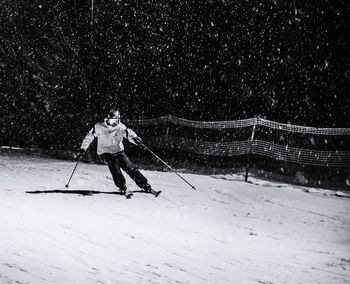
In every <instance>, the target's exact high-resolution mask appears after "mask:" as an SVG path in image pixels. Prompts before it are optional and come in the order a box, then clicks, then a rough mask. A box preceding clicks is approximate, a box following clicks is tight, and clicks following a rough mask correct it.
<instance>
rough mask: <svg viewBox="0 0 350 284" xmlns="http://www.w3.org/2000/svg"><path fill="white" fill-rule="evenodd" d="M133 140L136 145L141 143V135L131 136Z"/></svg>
mask: <svg viewBox="0 0 350 284" xmlns="http://www.w3.org/2000/svg"><path fill="white" fill-rule="evenodd" d="M133 140H134V142H135V143H136V145H140V144H141V143H142V139H141V137H138V136H137V137H135V138H133Z"/></svg>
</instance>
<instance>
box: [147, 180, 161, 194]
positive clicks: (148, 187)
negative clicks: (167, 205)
mask: <svg viewBox="0 0 350 284" xmlns="http://www.w3.org/2000/svg"><path fill="white" fill-rule="evenodd" d="M145 191H146V192H149V193H152V194H153V195H154V196H155V197H158V195H159V194H160V193H161V191H156V190H154V189H152V187H151V185H150V184H148V183H147V185H146V186H145Z"/></svg>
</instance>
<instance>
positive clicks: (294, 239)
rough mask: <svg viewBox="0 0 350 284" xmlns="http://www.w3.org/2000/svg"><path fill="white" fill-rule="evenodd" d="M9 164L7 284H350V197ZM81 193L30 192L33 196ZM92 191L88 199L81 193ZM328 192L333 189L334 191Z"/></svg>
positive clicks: (39, 163)
mask: <svg viewBox="0 0 350 284" xmlns="http://www.w3.org/2000/svg"><path fill="white" fill-rule="evenodd" d="M74 164H75V163H74V161H73V162H71V161H59V160H54V159H44V158H37V157H30V156H19V155H12V156H11V155H1V156H0V216H1V219H0V232H1V237H0V283H1V284H2V283H5V284H7V283H35V284H36V283H39V284H40V283H100V284H103V283H223V284H225V283H227V284H228V283H263V284H272V283H273V284H280V283H322V284H325V283H326V284H328V283H329V284H331V283H334V284H338V283H350V246H349V244H350V234H349V233H350V199H347V198H339V197H335V196H333V195H330V194H327V195H324V194H322V190H317V192H318V193H321V194H313V193H306V192H305V191H304V190H303V189H302V188H298V187H295V186H289V185H285V184H283V185H281V184H277V183H272V182H266V181H259V180H254V183H253V184H248V183H244V182H243V178H242V177H240V176H236V175H215V176H204V175H194V174H183V176H184V177H185V178H186V179H188V180H189V181H190V182H191V183H192V184H193V185H194V186H195V187H196V188H197V189H198V190H197V191H194V190H192V189H191V188H190V187H189V186H188V185H186V184H185V183H184V182H183V181H181V180H180V179H179V178H178V177H177V176H176V175H174V174H173V173H171V172H152V171H143V173H144V174H145V176H146V177H147V178H148V179H149V181H150V183H151V184H152V185H153V187H154V188H155V189H156V190H162V194H161V195H160V196H159V197H158V198H155V197H154V196H153V195H151V194H146V193H143V192H141V191H140V189H138V188H137V186H136V185H135V184H134V182H133V181H132V180H130V178H129V177H127V176H126V178H127V185H128V187H129V189H130V190H132V191H134V192H135V195H134V197H133V198H132V199H130V200H127V199H125V198H124V197H123V196H121V195H118V194H111V193H113V192H115V187H114V184H113V181H112V179H111V178H110V174H109V172H108V168H107V167H106V166H102V165H93V164H84V163H81V164H79V166H78V168H77V171H76V174H75V175H74V176H73V179H72V181H71V183H70V188H69V189H68V190H67V189H65V188H64V185H65V184H66V182H67V180H68V178H69V176H70V174H71V172H72V170H73V168H74ZM52 190H61V191H65V190H67V191H69V190H71V191H75V192H76V191H78V190H80V191H81V192H82V194H77V193H71V194H64V193H42V194H28V193H26V191H52ZM83 191H89V192H90V195H83ZM324 192H327V193H329V191H324Z"/></svg>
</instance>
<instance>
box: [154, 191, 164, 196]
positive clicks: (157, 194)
mask: <svg viewBox="0 0 350 284" xmlns="http://www.w3.org/2000/svg"><path fill="white" fill-rule="evenodd" d="M161 193H162V192H161V191H157V192H156V194H155V195H154V196H155V197H158V196H159V194H161Z"/></svg>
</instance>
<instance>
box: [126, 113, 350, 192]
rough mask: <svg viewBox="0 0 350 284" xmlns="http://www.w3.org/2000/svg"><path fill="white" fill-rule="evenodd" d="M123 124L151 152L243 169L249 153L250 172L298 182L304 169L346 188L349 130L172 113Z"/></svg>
mask: <svg viewBox="0 0 350 284" xmlns="http://www.w3.org/2000/svg"><path fill="white" fill-rule="evenodd" d="M127 124H128V125H129V126H130V127H133V128H134V129H135V130H136V131H137V133H138V134H139V135H140V136H141V135H142V137H143V138H144V142H145V143H147V144H148V145H150V146H152V147H154V148H158V149H162V150H170V151H173V152H174V151H176V153H177V154H179V153H180V152H184V153H192V154H195V155H197V156H195V158H194V159H195V160H198V155H201V156H205V157H206V158H205V159H204V160H203V159H202V160H203V161H204V162H203V163H205V166H208V165H209V164H210V166H213V163H212V161H214V160H215V159H216V160H218V161H219V160H220V161H223V160H225V159H226V160H225V161H226V162H227V163H226V165H225V166H226V167H231V166H232V167H241V168H244V167H245V166H246V165H247V164H246V163H247V160H246V158H244V157H247V154H251V156H252V158H251V159H250V160H251V161H252V162H251V164H252V165H251V167H252V172H256V170H257V169H258V168H260V169H265V170H268V171H270V172H274V173H276V172H280V173H282V174H283V175H285V174H286V172H288V174H289V175H292V176H293V175H296V176H298V177H297V178H298V179H299V180H303V181H305V180H307V179H306V178H304V179H303V178H300V176H301V175H302V173H301V170H302V171H303V173H305V172H307V171H309V176H312V178H313V179H322V178H323V179H335V178H338V179H341V181H340V183H342V184H346V186H347V187H349V186H350V151H349V149H350V128H315V127H306V126H298V125H290V124H283V123H278V122H274V121H269V120H265V119H261V118H258V117H255V118H250V119H244V120H235V121H211V122H205V121H191V120H186V119H182V118H177V117H174V116H171V115H168V116H163V117H160V118H155V119H150V120H133V121H128V122H127ZM253 129H254V134H253ZM252 134H253V136H252ZM172 154H174V153H172ZM179 155H180V154H179ZM186 158H188V156H187V157H186ZM175 162H176V161H175ZM192 162H193V161H192ZM209 162H210V163H209ZM214 166H215V165H214ZM292 169H293V170H292ZM293 171H294V172H293ZM317 182H319V180H318V181H317ZM335 182H338V181H335ZM312 185H314V184H312Z"/></svg>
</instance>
